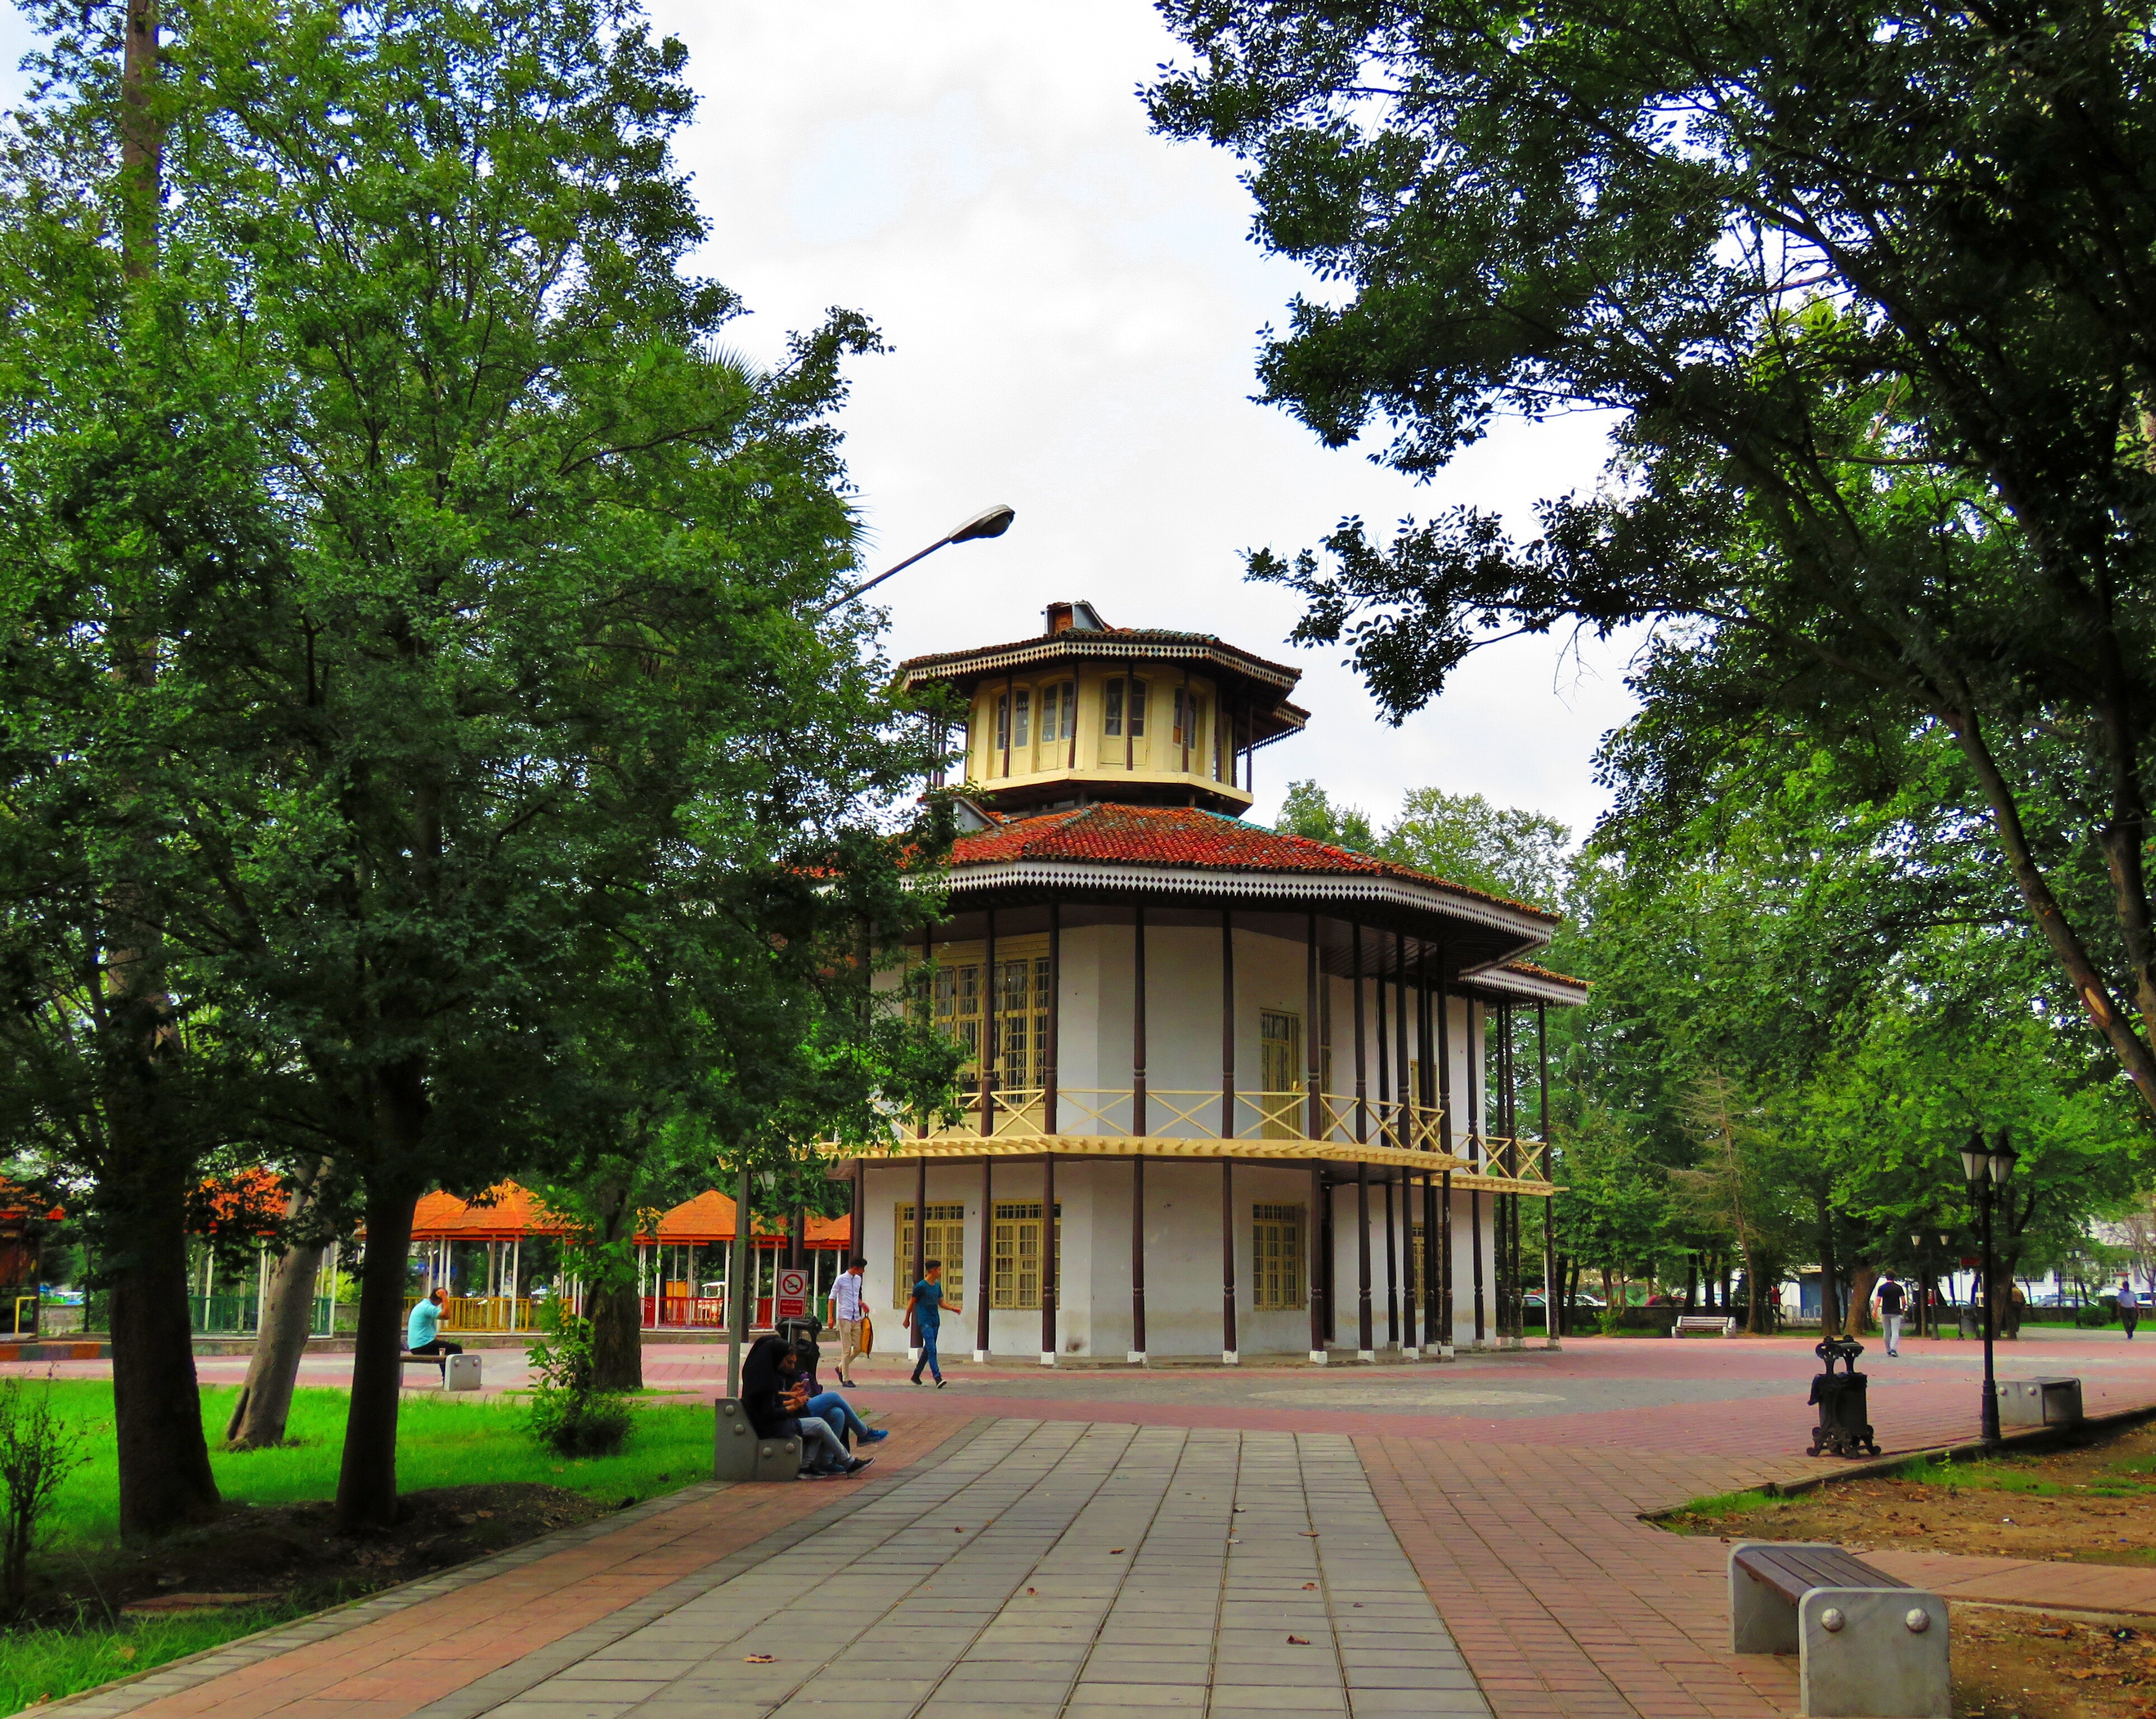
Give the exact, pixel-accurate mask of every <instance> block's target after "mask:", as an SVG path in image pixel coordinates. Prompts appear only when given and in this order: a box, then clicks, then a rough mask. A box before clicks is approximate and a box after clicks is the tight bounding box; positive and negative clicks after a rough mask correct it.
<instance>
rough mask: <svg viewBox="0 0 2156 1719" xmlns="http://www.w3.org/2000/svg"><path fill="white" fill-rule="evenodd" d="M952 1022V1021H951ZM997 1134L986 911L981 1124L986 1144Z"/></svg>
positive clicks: (992, 929)
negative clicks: (988, 1139)
mask: <svg viewBox="0 0 2156 1719" xmlns="http://www.w3.org/2000/svg"><path fill="white" fill-rule="evenodd" d="M954 1019H955V1017H954ZM995 1131H996V910H995V909H994V908H993V907H991V908H990V909H988V941H987V942H986V944H985V945H984V946H983V954H982V960H981V1121H980V1127H979V1132H980V1135H981V1137H982V1138H983V1140H985V1139H987V1138H988V1136H989V1135H991V1134H993V1133H994V1132H995Z"/></svg>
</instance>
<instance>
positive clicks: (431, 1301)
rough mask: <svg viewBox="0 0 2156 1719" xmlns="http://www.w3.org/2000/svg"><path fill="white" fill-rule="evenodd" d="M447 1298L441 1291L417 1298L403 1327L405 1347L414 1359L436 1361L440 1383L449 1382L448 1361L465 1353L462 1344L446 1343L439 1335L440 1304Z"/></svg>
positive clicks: (428, 1292)
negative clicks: (423, 1357) (417, 1357)
mask: <svg viewBox="0 0 2156 1719" xmlns="http://www.w3.org/2000/svg"><path fill="white" fill-rule="evenodd" d="M448 1300H449V1296H447V1295H446V1294H444V1292H443V1291H440V1290H438V1289H437V1290H429V1291H427V1293H426V1294H425V1295H423V1296H421V1297H420V1298H419V1304H418V1306H416V1307H414V1308H413V1310H412V1317H411V1319H410V1321H408V1323H407V1324H406V1325H405V1327H404V1347H406V1348H407V1349H409V1350H410V1351H411V1352H413V1354H414V1355H425V1356H429V1357H432V1358H433V1359H434V1360H436V1361H439V1362H440V1363H441V1368H442V1383H444V1384H447V1383H449V1357H450V1356H452V1355H461V1354H463V1353H464V1352H465V1346H464V1345H463V1344H462V1343H452V1342H447V1341H446V1340H445V1339H444V1338H443V1337H442V1336H441V1335H440V1332H441V1329H442V1304H443V1303H444V1301H448Z"/></svg>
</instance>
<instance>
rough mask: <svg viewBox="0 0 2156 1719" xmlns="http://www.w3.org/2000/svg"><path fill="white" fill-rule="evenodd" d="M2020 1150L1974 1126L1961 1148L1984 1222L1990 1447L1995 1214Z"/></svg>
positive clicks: (1995, 1408)
mask: <svg viewBox="0 0 2156 1719" xmlns="http://www.w3.org/2000/svg"><path fill="white" fill-rule="evenodd" d="M2017 1157H2020V1153H2019V1152H2015V1150H2014V1147H2013V1146H2012V1145H2011V1144H2010V1142H2009V1141H2008V1139H2007V1134H2006V1130H2005V1129H2004V1128H2001V1129H2000V1130H1999V1133H1998V1136H1997V1137H1996V1138H1994V1141H1993V1142H1992V1143H1991V1145H1990V1146H1989V1147H1986V1146H1985V1145H1984V1136H1983V1134H1982V1133H1981V1132H1980V1131H1978V1130H1976V1129H1974V1128H1972V1129H1970V1130H1969V1144H1968V1145H1966V1146H1964V1147H1962V1149H1961V1173H1962V1180H1963V1182H1964V1183H1967V1184H1968V1188H1969V1198H1971V1199H1972V1200H1974V1202H1975V1203H1976V1210H1977V1217H1978V1220H1979V1224H1980V1226H1981V1236H1982V1247H1983V1253H1984V1420H1983V1430H1982V1434H1981V1436H1982V1438H1983V1439H1984V1444H1985V1445H1986V1447H1987V1448H1994V1449H1995V1448H1996V1447H1997V1445H1998V1444H1999V1383H1998V1377H1997V1374H1996V1373H1995V1372H1994V1369H1993V1365H1992V1343H1993V1340H1994V1320H1995V1319H1996V1317H1997V1316H1998V1311H1999V1285H1998V1281H1997V1275H1998V1270H1999V1266H1998V1261H1997V1260H1996V1259H1995V1257H1994V1255H1993V1253H1992V1246H1991V1214H1992V1210H1993V1208H1994V1207H1995V1206H1997V1204H1998V1203H1999V1195H2000V1194H2001V1193H2004V1192H2005V1188H2006V1179H2007V1178H2008V1177H2010V1176H2011V1175H2012V1174H2013V1173H2014V1161H2015V1159H2016V1158H2017Z"/></svg>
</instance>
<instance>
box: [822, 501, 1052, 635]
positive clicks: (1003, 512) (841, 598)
mask: <svg viewBox="0 0 2156 1719" xmlns="http://www.w3.org/2000/svg"><path fill="white" fill-rule="evenodd" d="M1017 517H1018V514H1017V513H1016V511H1014V510H1013V509H1011V508H1008V507H1004V506H1001V505H998V506H995V507H991V508H989V509H988V511H986V512H985V513H977V514H975V515H974V516H973V517H972V518H971V519H969V520H968V521H966V523H965V524H963V525H962V526H959V527H958V529H957V531H952V533H951V534H950V535H949V536H944V537H938V538H937V540H936V541H934V542H933V543H931V544H930V545H929V546H927V548H926V549H923V550H921V551H920V552H918V553H917V554H914V555H909V556H907V557H906V559H905V560H904V561H902V562H899V564H898V565H897V566H896V567H885V569H884V570H883V571H882V572H880V573H878V574H877V575H876V576H875V577H874V578H873V579H870V580H868V581H866V582H864V583H862V584H859V585H856V586H855V587H854V588H852V589H851V590H850V591H841V592H840V593H839V594H838V595H837V596H836V597H834V598H832V599H831V600H830V601H829V603H824V605H823V606H822V607H821V608H819V609H818V610H817V611H816V613H818V614H819V615H828V614H829V613H831V611H832V610H833V609H834V608H837V607H838V606H839V604H840V603H850V602H852V601H853V599H854V598H856V597H859V596H860V594H861V593H863V592H864V591H868V590H871V589H873V588H875V587H876V586H878V585H880V584H882V583H883V582H884V581H885V579H888V578H889V577H891V575H892V574H893V573H902V572H905V571H906V569H907V568H908V567H911V566H912V565H913V564H914V562H916V561H921V560H922V559H924V558H926V557H928V556H932V555H933V554H935V552H937V550H939V549H941V548H942V547H943V546H945V545H946V544H950V543H973V542H977V541H979V540H980V539H981V538H983V537H1000V536H1003V534H1004V532H1005V531H1009V529H1010V525H1011V521H1013V520H1014V519H1016V518H1017Z"/></svg>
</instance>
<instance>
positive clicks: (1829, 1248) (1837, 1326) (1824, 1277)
mask: <svg viewBox="0 0 2156 1719" xmlns="http://www.w3.org/2000/svg"><path fill="white" fill-rule="evenodd" d="M1815 1198H1817V1200H1818V1203H1819V1252H1820V1336H1821V1337H1839V1336H1840V1334H1841V1267H1840V1265H1839V1264H1838V1263H1837V1262H1836V1260H1835V1256H1834V1215H1833V1214H1832V1213H1830V1212H1829V1211H1828V1210H1827V1204H1826V1190H1825V1188H1819V1189H1817V1190H1815Z"/></svg>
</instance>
